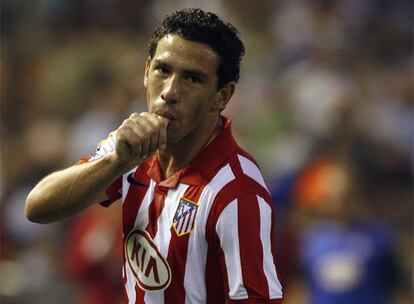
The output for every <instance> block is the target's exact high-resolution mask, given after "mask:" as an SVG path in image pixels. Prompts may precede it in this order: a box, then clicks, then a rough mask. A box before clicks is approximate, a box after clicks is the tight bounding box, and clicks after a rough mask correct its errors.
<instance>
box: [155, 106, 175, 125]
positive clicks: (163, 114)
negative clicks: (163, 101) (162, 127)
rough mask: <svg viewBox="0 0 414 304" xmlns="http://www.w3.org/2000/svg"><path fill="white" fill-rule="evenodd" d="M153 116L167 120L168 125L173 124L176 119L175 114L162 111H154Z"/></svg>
mask: <svg viewBox="0 0 414 304" xmlns="http://www.w3.org/2000/svg"><path fill="white" fill-rule="evenodd" d="M154 114H155V115H157V116H158V117H163V118H166V119H168V121H169V124H171V123H173V122H174V120H176V119H177V115H175V113H172V112H171V111H166V110H162V109H159V110H157V111H155V113H154Z"/></svg>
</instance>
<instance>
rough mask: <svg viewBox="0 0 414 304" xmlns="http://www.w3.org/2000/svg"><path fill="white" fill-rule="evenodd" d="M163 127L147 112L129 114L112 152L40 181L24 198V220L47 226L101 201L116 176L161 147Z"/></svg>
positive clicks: (164, 135)
mask: <svg viewBox="0 0 414 304" xmlns="http://www.w3.org/2000/svg"><path fill="white" fill-rule="evenodd" d="M167 124H168V120H166V119H164V118H159V117H155V116H154V115H152V114H150V113H141V114H137V113H134V114H132V115H131V116H130V117H129V118H128V119H126V120H125V121H124V122H123V124H122V125H121V126H120V127H119V128H118V130H117V136H116V139H115V150H114V151H112V152H110V153H108V154H106V155H104V156H103V157H102V158H101V159H98V160H94V161H90V162H86V163H83V164H78V165H74V166H72V167H69V168H67V169H64V170H61V171H57V172H55V173H52V174H50V175H48V176H47V177H45V178H44V179H43V180H41V181H40V182H39V183H38V184H37V185H36V186H35V188H34V189H33V190H32V191H31V192H30V193H29V196H28V197H27V199H26V210H25V212H26V217H27V218H28V219H29V220H31V221H33V222H39V223H50V222H53V221H56V220H60V219H62V218H65V217H68V216H71V215H73V214H76V213H78V212H79V211H81V210H83V209H85V208H87V207H88V206H90V205H91V204H92V203H94V202H100V201H104V200H105V199H106V196H105V190H106V189H107V188H108V187H109V185H110V184H111V183H112V182H113V181H114V180H115V179H116V178H117V177H118V176H120V175H122V174H123V173H125V172H127V171H129V170H131V169H132V168H134V167H135V166H137V165H139V164H140V163H141V162H143V161H144V160H145V158H147V157H149V156H150V155H151V154H153V153H154V152H155V151H156V150H157V148H164V147H165V145H166V142H167V138H166V127H167Z"/></svg>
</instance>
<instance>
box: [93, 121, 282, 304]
mask: <svg viewBox="0 0 414 304" xmlns="http://www.w3.org/2000/svg"><path fill="white" fill-rule="evenodd" d="M222 121H223V124H224V127H223V130H222V131H221V133H220V134H219V135H218V136H217V137H216V138H215V139H214V140H213V141H212V142H211V143H210V144H209V145H208V146H207V147H206V148H204V149H203V150H202V151H201V152H200V153H199V154H198V155H197V156H196V158H195V159H193V161H191V162H190V164H189V165H187V166H186V167H184V168H183V169H181V170H180V171H179V172H176V173H175V174H174V175H172V176H170V177H169V178H168V179H165V180H164V179H163V177H162V174H161V170H160V166H159V162H158V159H157V156H156V154H154V155H153V156H152V157H151V158H149V159H147V160H146V161H145V162H144V163H142V164H141V165H139V166H138V167H136V168H134V169H133V170H131V171H129V172H127V173H125V174H124V175H123V176H120V177H119V178H118V179H117V180H115V181H114V182H113V183H112V185H111V186H110V187H109V188H108V189H107V191H106V193H107V195H108V197H109V199H108V200H107V201H105V202H103V203H102V204H103V205H105V206H107V205H110V204H111V203H113V202H115V201H117V200H119V199H121V201H122V206H123V207H122V208H123V238H124V264H123V281H124V289H125V296H126V298H127V299H126V300H127V301H126V302H127V303H150V304H158V303H183V304H184V303H191V304H192V303H214V304H219V303H239V301H240V302H241V303H278V304H280V303H282V288H281V284H280V282H279V279H278V276H277V271H276V266H275V265H276V263H275V250H276V246H275V240H276V237H275V234H274V233H275V232H274V226H275V223H274V214H273V212H274V211H273V205H272V201H271V197H270V194H269V192H268V190H267V188H266V185H265V182H264V180H263V177H262V175H261V173H260V171H259V168H258V166H257V164H256V162H255V161H254V159H253V158H252V157H251V156H250V155H249V154H247V153H246V152H245V151H243V150H242V149H241V148H240V147H239V146H238V144H237V143H236V141H235V139H234V138H233V136H232V133H231V128H230V121H229V120H228V119H227V118H225V117H222ZM115 136H116V134H111V135H110V136H109V137H108V139H106V140H105V141H103V142H101V143H100V145H99V147H98V149H97V151H96V152H95V154H94V155H92V156H91V158H90V160H94V159H99V158H101V157H103V156H104V155H105V154H106V153H109V152H111V151H113V150H114V148H115Z"/></svg>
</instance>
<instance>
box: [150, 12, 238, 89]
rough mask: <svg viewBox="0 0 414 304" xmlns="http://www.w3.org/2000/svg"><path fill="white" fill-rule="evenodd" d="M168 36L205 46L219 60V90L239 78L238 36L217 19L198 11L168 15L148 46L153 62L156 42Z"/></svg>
mask: <svg viewBox="0 0 414 304" xmlns="http://www.w3.org/2000/svg"><path fill="white" fill-rule="evenodd" d="M168 34H174V35H179V36H181V37H183V38H184V39H187V40H190V41H196V42H201V43H205V44H207V45H208V46H210V47H211V48H212V49H213V50H214V51H215V52H216V53H217V54H218V55H219V56H220V59H221V61H220V64H219V67H218V69H217V78H218V88H221V87H223V86H224V85H225V84H226V83H228V82H230V81H235V82H237V81H238V80H239V77H240V61H241V58H242V56H243V55H244V53H245V48H244V45H243V42H242V41H241V40H240V38H239V36H238V35H239V32H238V31H237V29H236V28H235V27H234V26H233V25H231V24H230V23H227V22H224V21H223V20H221V19H220V18H219V17H218V16H217V15H215V14H213V13H210V12H204V11H203V10H201V9H182V10H178V11H175V12H174V13H172V14H171V15H167V16H166V17H165V18H164V20H163V22H162V25H161V26H160V27H157V28H155V30H154V32H153V33H152V37H151V40H150V43H149V46H148V51H149V56H150V58H151V59H152V58H154V55H155V51H156V49H157V44H158V41H160V40H161V39H162V38H163V37H164V36H166V35H168Z"/></svg>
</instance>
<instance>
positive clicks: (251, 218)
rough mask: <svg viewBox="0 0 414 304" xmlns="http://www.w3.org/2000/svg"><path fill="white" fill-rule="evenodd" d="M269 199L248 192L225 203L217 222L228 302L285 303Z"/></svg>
mask: <svg viewBox="0 0 414 304" xmlns="http://www.w3.org/2000/svg"><path fill="white" fill-rule="evenodd" d="M273 219H274V217H273V209H272V203H271V201H270V199H268V198H267V197H266V198H264V197H262V196H260V195H258V194H255V193H249V194H245V195H243V196H242V197H239V198H236V199H234V200H233V201H231V202H230V203H229V204H227V205H226V206H225V208H224V209H223V210H222V212H221V214H220V215H219V217H218V219H217V223H216V234H217V237H218V239H219V243H220V247H221V250H222V252H223V254H222V261H221V263H220V264H221V265H223V266H222V267H223V268H224V269H222V272H224V273H225V276H227V282H226V283H227V284H228V286H224V289H225V290H226V291H228V295H227V303H277V304H280V303H282V287H281V284H280V282H279V279H278V276H277V273H276V266H275V258H274V254H275V252H274V250H275V235H274V229H273V228H274V227H273V226H274V223H273Z"/></svg>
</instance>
